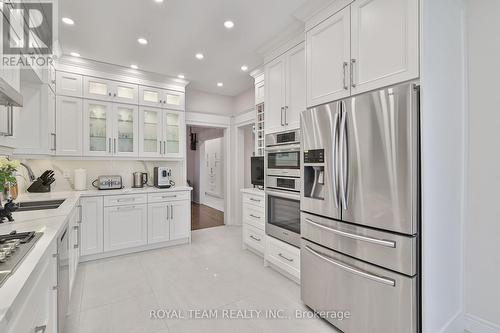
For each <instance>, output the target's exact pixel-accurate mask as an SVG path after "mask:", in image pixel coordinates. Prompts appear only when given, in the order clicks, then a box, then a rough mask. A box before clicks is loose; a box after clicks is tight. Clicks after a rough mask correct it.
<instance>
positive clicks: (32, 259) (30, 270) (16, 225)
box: [0, 186, 192, 332]
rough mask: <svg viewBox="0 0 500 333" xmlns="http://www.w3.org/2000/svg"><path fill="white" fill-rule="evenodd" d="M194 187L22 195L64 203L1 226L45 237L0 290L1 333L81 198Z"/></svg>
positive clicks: (6, 230)
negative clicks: (59, 200)
mask: <svg viewBox="0 0 500 333" xmlns="http://www.w3.org/2000/svg"><path fill="white" fill-rule="evenodd" d="M191 190H192V188H191V187H187V186H178V187H173V188H170V189H159V188H155V187H144V188H139V189H136V188H126V189H120V190H106V191H99V190H88V191H66V192H49V193H22V194H20V195H19V197H18V198H17V199H16V200H15V202H27V201H39V200H57V199H64V202H63V203H62V204H61V206H59V208H57V209H47V210H38V211H27V212H14V213H13V217H14V220H15V221H14V222H5V223H3V224H0V234H8V233H9V232H11V231H13V230H16V231H18V232H24V231H37V232H43V236H42V237H41V238H40V239H39V240H38V241H37V242H36V244H35V245H34V246H33V248H32V249H31V251H30V252H29V253H28V254H27V255H26V257H25V258H24V260H23V261H22V263H21V264H20V265H19V266H18V267H17V268H16V271H15V272H14V274H12V275H11V276H10V277H9V278H8V279H7V280H6V281H5V283H4V284H3V285H2V286H1V287H0V332H4V331H5V329H6V327H7V324H8V321H9V319H10V318H12V316H13V313H11V308H12V307H13V305H14V304H15V302H16V298H17V296H18V295H19V293H20V292H21V290H22V288H23V286H24V285H25V284H26V283H27V281H29V280H30V278H32V277H34V275H36V271H37V269H38V265H39V263H40V262H41V261H42V259H44V258H46V256H47V255H49V253H48V252H49V251H51V245H52V244H54V241H55V239H56V238H57V236H58V235H59V233H60V232H61V231H62V230H63V228H64V226H65V225H66V223H67V217H68V216H69V214H70V213H71V211H72V210H73V208H74V207H75V206H76V205H77V203H78V200H79V199H80V198H81V197H93V196H107V195H122V194H146V193H158V192H178V191H191Z"/></svg>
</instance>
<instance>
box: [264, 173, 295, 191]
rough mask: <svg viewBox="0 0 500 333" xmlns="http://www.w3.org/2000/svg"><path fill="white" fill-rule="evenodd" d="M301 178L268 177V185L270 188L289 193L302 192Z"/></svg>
mask: <svg viewBox="0 0 500 333" xmlns="http://www.w3.org/2000/svg"><path fill="white" fill-rule="evenodd" d="M300 183H301V182H300V178H295V177H284V176H281V177H280V176H267V177H266V184H267V187H268V188H274V189H281V190H287V191H295V192H297V193H298V192H300V188H301V185H300Z"/></svg>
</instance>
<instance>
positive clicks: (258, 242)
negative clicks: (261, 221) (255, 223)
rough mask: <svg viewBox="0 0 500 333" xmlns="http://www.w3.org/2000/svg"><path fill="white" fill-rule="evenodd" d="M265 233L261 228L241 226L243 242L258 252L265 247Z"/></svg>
mask: <svg viewBox="0 0 500 333" xmlns="http://www.w3.org/2000/svg"><path fill="white" fill-rule="evenodd" d="M264 237H265V233H264V231H263V230H260V229H257V228H254V227H252V226H250V225H245V226H244V227H243V242H245V244H246V245H247V246H249V247H251V248H253V249H255V250H257V251H258V252H260V253H262V254H263V253H264V249H265V238H264Z"/></svg>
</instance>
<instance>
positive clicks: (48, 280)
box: [2, 242, 57, 333]
mask: <svg viewBox="0 0 500 333" xmlns="http://www.w3.org/2000/svg"><path fill="white" fill-rule="evenodd" d="M50 248H51V251H49V253H48V255H46V256H45V258H42V259H41V261H42V262H41V263H40V266H39V269H37V271H36V272H35V274H33V276H34V278H33V279H31V280H29V281H28V283H27V284H26V285H25V286H24V289H23V290H26V291H27V292H26V293H23V294H22V295H21V296H20V297H21V299H20V300H19V301H18V302H17V305H15V306H14V308H12V312H11V314H12V316H13V317H12V318H11V319H10V320H9V324H8V326H7V329H6V331H5V332H6V333H23V332H26V333H27V332H46V333H54V332H57V291H56V290H55V289H54V288H53V287H55V286H56V285H57V259H56V258H54V257H52V255H53V254H55V253H56V252H57V246H56V244H55V242H54V244H52V245H51V247H50ZM2 332H3V331H2Z"/></svg>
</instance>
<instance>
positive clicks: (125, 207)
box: [116, 206, 135, 210]
mask: <svg viewBox="0 0 500 333" xmlns="http://www.w3.org/2000/svg"><path fill="white" fill-rule="evenodd" d="M128 209H135V206H124V207H116V210H128Z"/></svg>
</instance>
